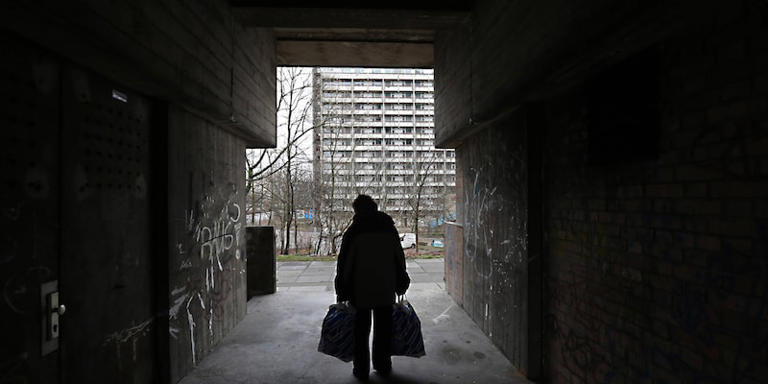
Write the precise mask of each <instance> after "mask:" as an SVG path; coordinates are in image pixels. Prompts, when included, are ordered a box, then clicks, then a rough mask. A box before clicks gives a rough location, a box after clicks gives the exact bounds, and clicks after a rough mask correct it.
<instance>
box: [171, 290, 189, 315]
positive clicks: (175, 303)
mask: <svg viewBox="0 0 768 384" xmlns="http://www.w3.org/2000/svg"><path fill="white" fill-rule="evenodd" d="M174 292H175V291H174ZM188 295H189V294H188V293H185V294H183V295H182V296H180V297H178V298H176V300H174V301H173V305H172V306H171V307H170V308H168V317H170V318H171V319H175V318H176V315H178V313H179V309H180V308H181V304H183V303H184V300H185V299H186V298H187V296H188Z"/></svg>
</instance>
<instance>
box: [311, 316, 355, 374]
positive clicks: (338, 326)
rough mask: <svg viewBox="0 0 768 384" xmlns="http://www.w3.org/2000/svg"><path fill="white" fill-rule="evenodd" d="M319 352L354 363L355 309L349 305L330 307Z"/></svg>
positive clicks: (324, 321) (318, 348)
mask: <svg viewBox="0 0 768 384" xmlns="http://www.w3.org/2000/svg"><path fill="white" fill-rule="evenodd" d="M317 350H318V351H319V352H322V353H325V354H326V355H330V356H333V357H336V358H338V359H339V360H341V361H344V362H349V361H352V359H353V358H354V357H355V308H353V307H352V306H351V305H349V304H347V303H339V304H333V305H331V306H329V307H328V313H327V314H326V315H325V318H324V319H323V328H322V331H321V332H320V344H318V346H317Z"/></svg>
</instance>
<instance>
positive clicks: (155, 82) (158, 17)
mask: <svg viewBox="0 0 768 384" xmlns="http://www.w3.org/2000/svg"><path fill="white" fill-rule="evenodd" d="M0 7H2V8H0V9H2V12H0V20H2V25H3V27H4V29H8V30H11V31H14V32H15V33H18V34H19V35H21V36H23V37H26V38H28V39H30V40H32V41H35V42H37V43H38V44H41V45H43V46H45V47H46V48H48V49H50V50H52V51H54V52H56V53H58V54H60V55H62V56H64V57H67V58H69V59H71V60H73V61H74V62H76V63H78V64H80V65H82V66H83V67H84V68H88V69H91V70H93V71H95V72H97V73H100V74H103V75H105V76H107V77H109V78H111V79H113V80H116V81H118V82H119V83H121V84H123V85H124V86H127V87H130V88H132V89H135V90H138V91H141V92H142V93H143V94H145V95H147V96H151V97H155V98H158V99H161V100H166V101H169V102H172V103H175V104H178V105H182V106H184V107H185V108H188V109H191V110H194V111H196V113H198V114H199V115H201V116H205V117H206V118H207V119H208V120H210V121H212V122H214V123H217V124H218V125H219V127H220V128H221V129H227V130H229V131H231V132H233V133H235V134H237V135H239V136H241V137H243V138H244V139H245V140H246V143H247V144H248V145H251V146H272V145H274V144H275V140H276V138H275V129H276V125H275V112H274V109H275V72H274V68H275V57H274V50H275V48H274V38H273V35H272V32H271V30H268V29H254V28H248V29H246V28H243V27H242V26H241V25H240V24H239V23H238V22H237V21H235V20H234V17H233V15H232V13H231V10H230V7H229V3H228V2H227V1H225V0H216V1H203V0H195V1H186V2H183V3H178V2H174V1H170V0H163V1H144V2H133V1H125V0H121V1H112V2H108V3H105V2H102V1H81V2H74V3H72V2H70V3H67V4H64V3H57V2H36V3H24V4H17V3H4V4H3V5H2V6H0Z"/></svg>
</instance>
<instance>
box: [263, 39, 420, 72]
mask: <svg viewBox="0 0 768 384" xmlns="http://www.w3.org/2000/svg"><path fill="white" fill-rule="evenodd" d="M276 49H277V65H296V66H329V67H348V66H349V67H408V68H431V67H432V65H433V62H434V49H433V45H432V44H430V43H381V42H360V41H278V42H277V44H276Z"/></svg>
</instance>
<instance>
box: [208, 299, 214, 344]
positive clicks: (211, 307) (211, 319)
mask: <svg viewBox="0 0 768 384" xmlns="http://www.w3.org/2000/svg"><path fill="white" fill-rule="evenodd" d="M210 314H211V316H209V317H208V334H209V335H211V338H213V303H211V305H210Z"/></svg>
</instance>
